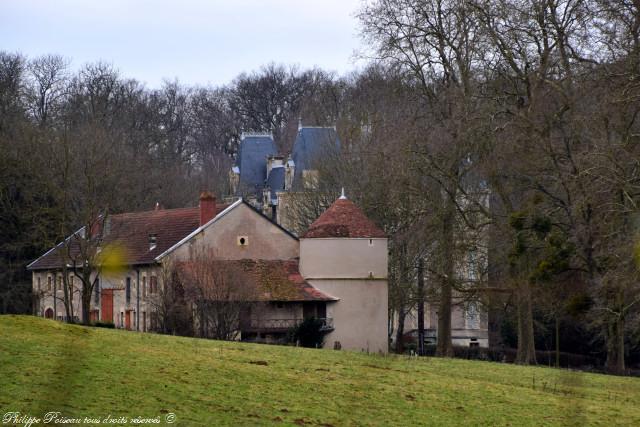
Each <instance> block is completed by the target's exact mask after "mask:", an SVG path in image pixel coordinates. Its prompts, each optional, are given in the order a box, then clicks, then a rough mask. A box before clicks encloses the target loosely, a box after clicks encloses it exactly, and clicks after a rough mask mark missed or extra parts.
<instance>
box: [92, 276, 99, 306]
mask: <svg viewBox="0 0 640 427" xmlns="http://www.w3.org/2000/svg"><path fill="white" fill-rule="evenodd" d="M93 287H94V289H93V292H94V294H93V300H94V301H95V303H96V304H99V303H100V279H98V278H96V282H95V284H94V285H93Z"/></svg>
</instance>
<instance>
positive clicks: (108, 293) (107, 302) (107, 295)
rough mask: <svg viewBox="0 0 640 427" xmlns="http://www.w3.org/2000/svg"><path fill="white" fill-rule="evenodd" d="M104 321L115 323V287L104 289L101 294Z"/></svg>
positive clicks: (101, 309)
mask: <svg viewBox="0 0 640 427" xmlns="http://www.w3.org/2000/svg"><path fill="white" fill-rule="evenodd" d="M100 301H101V304H100V311H101V312H102V321H103V322H111V323H113V289H103V290H102V291H101V296H100Z"/></svg>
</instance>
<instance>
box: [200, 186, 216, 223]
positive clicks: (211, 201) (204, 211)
mask: <svg viewBox="0 0 640 427" xmlns="http://www.w3.org/2000/svg"><path fill="white" fill-rule="evenodd" d="M214 216H216V196H214V195H213V194H211V193H210V192H208V191H203V192H202V193H201V194H200V225H204V224H206V223H208V222H209V221H211V220H212V219H213V217H214Z"/></svg>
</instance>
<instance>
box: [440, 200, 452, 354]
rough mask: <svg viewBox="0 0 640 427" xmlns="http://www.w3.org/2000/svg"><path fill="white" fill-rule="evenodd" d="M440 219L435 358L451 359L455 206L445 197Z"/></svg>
mask: <svg viewBox="0 0 640 427" xmlns="http://www.w3.org/2000/svg"><path fill="white" fill-rule="evenodd" d="M444 205H445V209H444V216H443V218H442V237H441V241H440V245H441V253H442V258H441V262H442V267H443V268H442V275H441V279H440V301H439V304H438V344H437V346H436V356H440V357H453V345H452V343H451V306H452V301H451V300H452V292H453V289H452V288H453V280H454V275H455V271H454V270H455V260H454V250H453V245H454V235H453V221H454V217H455V206H454V204H453V201H452V200H450V198H449V197H448V196H447V197H446V198H445V201H444Z"/></svg>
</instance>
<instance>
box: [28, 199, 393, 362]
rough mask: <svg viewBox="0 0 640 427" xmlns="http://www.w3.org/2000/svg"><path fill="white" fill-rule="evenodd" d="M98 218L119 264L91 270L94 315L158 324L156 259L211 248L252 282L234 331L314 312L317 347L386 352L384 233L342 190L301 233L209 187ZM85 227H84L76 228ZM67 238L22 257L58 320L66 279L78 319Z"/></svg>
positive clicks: (147, 326)
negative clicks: (179, 202) (255, 292)
mask: <svg viewBox="0 0 640 427" xmlns="http://www.w3.org/2000/svg"><path fill="white" fill-rule="evenodd" d="M104 228H105V229H104V233H103V243H102V245H104V248H105V249H103V250H106V248H107V247H108V246H109V245H116V246H117V247H119V248H120V249H121V250H122V253H124V257H123V259H122V264H123V265H122V269H120V270H119V271H118V272H117V273H112V274H109V275H106V274H102V273H101V272H98V271H96V272H92V274H93V277H94V278H95V279H97V280H96V283H97V286H96V287H95V292H94V295H92V302H91V314H90V315H91V320H92V321H98V320H100V321H104V322H113V323H114V324H115V325H116V327H118V328H123V329H128V330H135V331H141V332H147V331H154V330H156V329H157V327H158V311H157V307H158V303H157V299H158V297H159V295H160V294H161V292H162V289H163V288H162V287H163V279H162V277H163V276H162V269H163V266H165V265H166V264H167V263H169V262H178V263H179V262H185V261H186V260H189V259H190V254H192V253H194V251H197V250H198V249H202V248H211V249H213V251H214V253H215V258H216V259H218V260H220V262H225V263H230V264H234V265H236V266H241V267H242V268H243V269H244V270H245V271H246V272H248V273H250V274H248V275H247V276H246V277H249V278H251V279H247V280H255V282H256V283H255V284H256V286H257V287H258V289H260V296H259V298H257V299H258V300H257V301H255V303H256V304H260V305H261V307H262V311H261V315H260V316H259V317H252V316H251V315H250V314H248V315H245V316H244V317H243V318H241V320H240V322H239V323H240V324H239V325H238V329H239V331H240V332H239V334H238V336H237V339H241V340H255V339H256V337H260V338H261V339H262V340H264V341H267V342H269V341H278V340H279V339H282V337H283V336H284V335H285V334H286V333H287V331H288V330H289V329H290V328H291V327H293V326H296V325H297V324H299V323H300V322H301V321H302V320H303V319H304V318H306V317H316V318H320V319H322V320H323V322H324V323H323V324H324V327H323V329H324V331H325V332H326V336H325V340H324V343H325V344H324V345H325V347H328V348H342V349H348V350H357V351H370V352H382V353H385V352H387V349H388V335H387V325H388V322H387V320H388V310H387V304H388V296H387V295H388V289H387V250H388V249H387V237H386V236H385V234H384V233H383V232H382V230H380V229H379V228H378V227H377V226H376V225H375V224H374V223H373V222H372V221H370V220H369V219H368V218H367V217H366V216H365V215H364V213H363V212H362V211H361V210H360V209H359V208H358V207H357V206H356V205H355V204H354V203H353V202H351V201H350V200H348V199H347V198H346V197H344V195H343V196H342V197H340V198H339V199H337V200H336V201H335V202H334V203H333V204H332V205H331V206H330V207H329V208H328V209H327V210H326V211H325V212H324V213H323V214H322V215H321V216H320V217H319V218H318V219H317V220H316V221H315V222H314V223H313V224H312V225H311V226H310V228H309V229H308V231H307V232H306V233H305V234H304V235H302V236H301V237H299V238H298V237H297V236H295V235H293V234H292V233H290V232H289V231H287V230H286V229H285V228H283V227H282V226H280V225H278V224H277V223H275V222H273V221H272V220H271V218H269V217H267V216H265V215H264V214H263V213H262V212H261V211H260V210H259V209H256V208H255V207H254V206H252V205H251V204H250V203H248V202H247V201H245V200H244V199H242V198H240V199H238V200H236V201H235V202H233V203H230V204H217V202H216V198H215V197H214V196H213V195H211V194H210V193H208V192H204V193H202V195H201V197H200V203H199V207H196V208H183V209H158V208H157V209H155V210H152V211H146V212H129V213H123V214H116V215H110V216H109V217H108V218H107V219H106V221H105V223H104ZM85 232H91V231H87V230H79V232H78V233H85ZM65 247H67V248H70V249H69V250H70V251H71V252H73V251H74V247H73V245H71V246H65V245H64V242H63V243H61V244H59V245H58V246H56V247H54V248H52V249H51V250H49V251H48V252H47V253H45V254H44V255H42V256H41V257H39V258H38V259H36V260H35V261H33V262H32V263H31V264H29V265H28V269H29V270H31V272H32V277H33V291H34V294H35V295H37V296H38V302H37V307H36V312H37V314H38V315H40V316H43V317H46V318H53V319H58V320H65V316H66V311H65V308H64V307H63V304H62V301H63V299H62V298H63V286H64V285H63V283H65V282H67V283H68V286H69V288H70V291H71V294H72V295H73V301H74V307H75V310H74V317H75V318H76V319H77V320H82V319H81V316H82V314H81V310H80V291H79V285H78V280H75V283H74V277H69V279H68V280H67V281H63V280H62V274H63V271H65V270H63V268H62V267H63V263H62V262H63V259H65V258H64V257H61V256H60V253H61V251H62V250H63V248H65ZM65 262H66V261H65ZM265 272H266V273H265ZM96 276H97V277H96Z"/></svg>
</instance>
